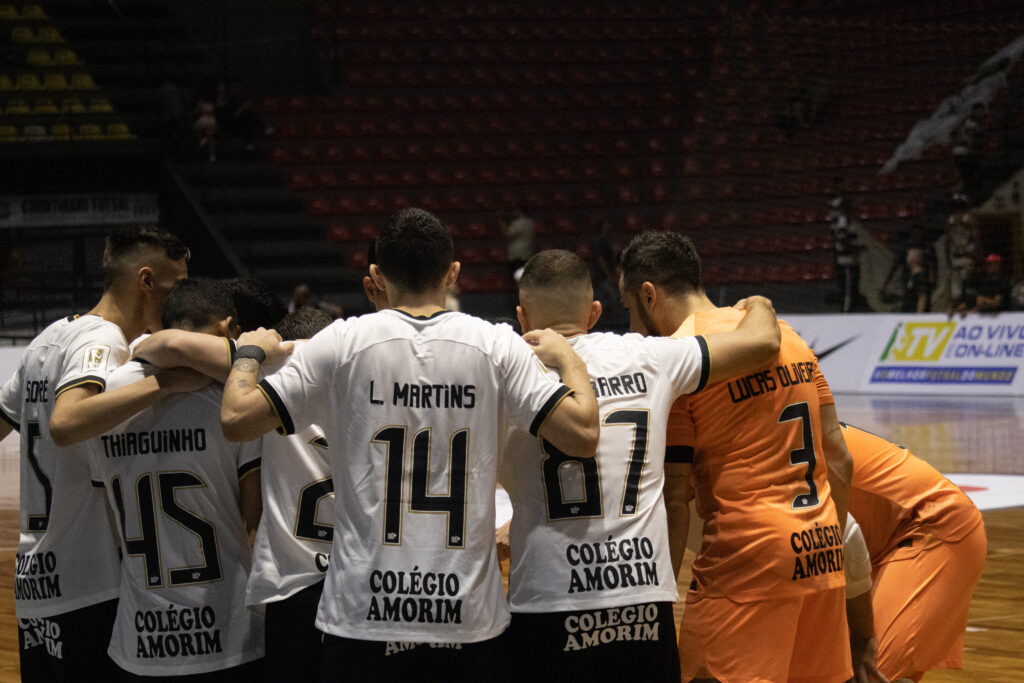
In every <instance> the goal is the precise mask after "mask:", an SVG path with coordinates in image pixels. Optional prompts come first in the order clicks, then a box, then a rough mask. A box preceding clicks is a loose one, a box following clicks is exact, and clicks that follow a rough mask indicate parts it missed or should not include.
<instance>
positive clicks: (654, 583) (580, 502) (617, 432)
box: [501, 250, 779, 683]
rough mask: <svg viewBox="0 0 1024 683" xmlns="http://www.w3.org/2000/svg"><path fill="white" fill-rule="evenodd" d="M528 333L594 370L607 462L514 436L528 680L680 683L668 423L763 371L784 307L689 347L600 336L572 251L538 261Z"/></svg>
mask: <svg viewBox="0 0 1024 683" xmlns="http://www.w3.org/2000/svg"><path fill="white" fill-rule="evenodd" d="M519 302H520V306H519V307H518V308H517V314H518V318H519V322H520V324H521V325H522V327H523V330H524V331H527V332H528V331H530V330H533V329H543V328H545V327H547V328H551V329H553V330H554V331H556V332H559V333H560V334H562V335H563V336H565V337H566V338H568V340H569V343H570V345H572V347H573V349H574V350H575V351H576V352H577V353H578V354H579V355H580V357H581V358H582V359H583V360H584V362H586V364H587V369H588V371H589V373H590V382H591V385H592V386H593V387H594V391H595V393H596V395H597V401H598V406H599V409H600V413H601V438H600V441H599V442H598V448H597V456H596V457H595V458H593V459H582V458H576V457H572V456H570V455H567V454H565V453H563V452H562V451H561V450H559V449H558V448H557V447H555V446H554V445H553V444H550V443H548V442H547V441H545V440H543V439H541V440H540V441H538V440H537V439H536V438H535V437H533V436H531V435H530V434H528V433H526V432H525V431H521V430H513V432H512V436H511V438H510V445H509V449H508V451H509V452H508V455H507V456H506V457H505V460H504V463H503V467H502V476H501V481H502V483H503V484H504V485H505V488H506V489H507V490H508V492H509V496H510V497H511V499H512V504H513V508H514V512H513V516H512V523H511V529H510V548H511V553H512V557H511V563H510V568H509V569H510V572H509V600H510V602H511V609H512V626H511V629H510V634H511V635H512V640H513V652H514V654H515V657H514V660H513V662H514V669H513V671H514V677H515V679H516V680H522V681H538V682H539V681H561V680H564V677H565V672H567V671H572V672H573V674H574V676H575V677H577V678H580V679H592V680H630V679H634V680H642V681H650V682H654V681H665V682H666V683H668V682H671V683H678V681H679V657H678V654H677V651H676V637H675V622H674V617H673V614H672V604H673V603H674V602H675V601H676V599H677V594H676V580H675V575H674V573H673V572H672V570H671V567H672V562H671V558H670V555H669V545H668V530H667V528H666V523H665V510H664V506H663V503H662V483H663V462H664V452H665V428H666V423H667V422H668V415H669V410H670V408H671V406H672V402H673V401H674V400H675V398H676V397H677V396H679V395H680V394H684V393H694V392H698V391H700V390H702V389H703V388H704V386H705V385H706V384H707V383H708V382H716V381H719V380H722V379H726V378H728V377H731V376H733V375H736V374H740V373H746V372H752V371H753V370H755V369H756V368H758V367H760V366H762V365H764V364H765V363H767V362H768V361H769V360H770V359H771V358H773V357H774V356H775V354H776V353H778V344H779V330H778V325H777V324H776V322H775V317H774V315H773V314H772V310H771V307H770V305H769V304H768V303H767V301H766V300H764V299H757V300H751V301H750V302H749V304H748V309H749V310H748V312H747V314H746V316H745V317H744V320H743V322H742V323H741V324H740V326H739V328H738V329H736V330H734V331H731V332H726V333H724V334H715V335H710V336H708V337H707V338H706V339H705V338H704V337H701V336H696V337H690V338H688V339H655V338H645V337H641V336H640V335H635V334H633V335H626V336H622V335H617V334H611V333H592V334H587V331H588V330H589V329H590V328H591V327H592V326H593V325H594V323H596V322H597V319H598V317H599V316H600V313H601V304H600V303H598V302H596V301H594V292H593V289H592V286H591V282H590V272H589V270H588V268H587V265H586V264H585V263H584V262H583V261H582V260H581V259H580V258H579V257H578V256H576V255H574V254H572V253H571V252H568V251H561V250H552V251H544V252H541V253H539V254H537V255H536V256H534V257H533V258H531V259H530V260H529V262H527V264H526V266H525V267H524V269H523V273H522V278H521V279H520V283H519Z"/></svg>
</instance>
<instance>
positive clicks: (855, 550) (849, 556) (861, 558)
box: [843, 513, 871, 600]
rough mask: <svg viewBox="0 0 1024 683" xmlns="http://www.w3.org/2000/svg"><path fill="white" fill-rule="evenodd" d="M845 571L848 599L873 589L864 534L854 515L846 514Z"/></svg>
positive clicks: (844, 536)
mask: <svg viewBox="0 0 1024 683" xmlns="http://www.w3.org/2000/svg"><path fill="white" fill-rule="evenodd" d="M843 558H844V560H845V564H844V566H843V571H844V572H845V574H846V599H847V600H849V599H850V598H855V597H857V596H858V595H862V594H864V593H867V592H868V591H869V590H871V557H870V556H869V555H868V546H867V544H866V543H865V542H864V534H863V533H862V532H861V530H860V525H859V524H857V520H855V519H854V518H853V515H851V514H849V513H847V515H846V533H845V534H844V535H843Z"/></svg>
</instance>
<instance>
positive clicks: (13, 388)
mask: <svg viewBox="0 0 1024 683" xmlns="http://www.w3.org/2000/svg"><path fill="white" fill-rule="evenodd" d="M24 374H25V366H24V365H23V364H18V371H17V372H15V373H14V376H13V377H11V378H10V379H9V380H7V383H6V384H4V385H3V387H2V388H0V420H3V421H4V422H6V423H7V424H9V425H11V426H12V427H14V430H15V431H18V432H20V431H21V405H22V403H21V399H22V395H21V388H22V386H24V384H25V382H24Z"/></svg>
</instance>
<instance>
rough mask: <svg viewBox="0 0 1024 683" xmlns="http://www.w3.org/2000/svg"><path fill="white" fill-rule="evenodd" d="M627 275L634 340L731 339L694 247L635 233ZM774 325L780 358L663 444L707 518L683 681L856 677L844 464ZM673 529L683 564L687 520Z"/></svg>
mask: <svg viewBox="0 0 1024 683" xmlns="http://www.w3.org/2000/svg"><path fill="white" fill-rule="evenodd" d="M621 266H622V282H621V285H622V301H623V304H624V305H625V306H626V308H628V309H629V314H630V327H631V328H632V329H633V330H636V331H641V332H645V333H647V334H655V335H670V334H672V333H674V332H676V331H677V330H678V334H680V335H694V334H709V333H714V332H724V331H728V330H733V329H736V325H737V323H738V322H739V320H740V316H741V313H740V312H739V311H736V310H734V309H727V308H716V307H715V306H714V304H712V303H711V301H710V300H709V299H708V298H707V296H706V294H705V293H704V289H703V286H702V282H701V274H700V260H699V258H698V256H697V252H696V249H695V248H694V247H693V244H692V243H691V242H690V241H689V240H688V239H686V238H684V237H682V236H681V235H679V234H678V233H672V232H664V233H642V234H640V235H638V236H636V237H635V238H634V239H633V240H632V241H631V242H630V243H629V245H627V247H626V249H625V250H624V251H623V253H622V262H621ZM780 328H781V329H782V347H781V350H780V351H779V354H778V357H777V358H776V359H773V360H772V362H770V363H765V364H764V365H762V366H761V368H759V369H758V370H757V371H755V372H751V373H748V374H746V375H744V376H741V377H737V378H735V379H732V380H729V381H727V382H718V383H716V384H713V385H711V386H708V387H707V389H705V390H704V391H702V392H701V393H699V394H696V395H693V396H685V397H681V398H680V399H679V400H678V401H677V402H676V404H675V406H674V407H673V414H672V417H671V418H670V420H669V434H668V448H669V449H671V451H672V452H674V453H676V454H678V455H679V457H680V460H681V461H682V462H683V463H686V462H689V461H692V463H693V479H694V482H695V486H696V496H697V509H698V512H699V513H700V515H701V517H703V518H704V520H705V523H704V541H703V544H702V546H701V549H700V552H699V553H698V554H697V559H696V560H695V562H694V565H693V579H694V581H693V584H692V585H691V587H690V591H689V592H688V594H687V596H686V610H685V612H684V613H683V621H682V624H681V627H680V633H679V657H680V662H681V666H682V674H683V676H682V677H683V680H684V681H688V680H692V679H695V678H696V679H707V678H712V677H713V678H715V679H718V680H720V681H724V682H725V683H734V682H735V683H740V682H742V683H747V682H749V681H754V680H764V681H785V680H800V679H805V678H806V679H813V680H815V681H821V682H822V683H824V682H827V681H837V682H838V681H845V680H846V679H848V678H849V677H850V675H851V666H850V652H849V645H848V642H847V628H846V623H845V610H844V597H845V596H844V590H843V585H844V579H843V553H842V542H843V533H842V529H841V528H840V527H841V525H840V523H839V520H840V519H841V520H843V523H845V520H846V500H847V495H848V493H847V492H848V486H849V483H848V482H849V466H850V463H849V454H848V453H847V452H846V448H845V446H844V445H843V440H842V436H841V434H840V433H839V425H838V421H837V420H836V418H835V408H834V406H833V403H832V397H831V393H830V392H829V390H828V385H827V384H826V383H825V381H824V379H823V378H822V377H821V373H820V372H819V371H818V365H817V361H816V359H815V357H814V354H813V353H812V352H811V350H810V349H809V348H807V345H806V344H804V343H803V341H802V340H801V339H800V338H799V337H798V336H797V335H796V333H795V332H793V330H792V328H790V327H789V326H788V325H785V324H784V323H781V322H780ZM826 460H827V466H826ZM679 467H681V468H682V472H681V473H680V472H677V473H676V476H675V479H674V485H673V486H672V487H667V488H666V498H668V497H669V495H670V493H671V495H672V496H673V497H676V498H677V499H682V500H683V501H685V500H686V499H687V498H688V497H689V491H688V485H689V476H688V474H689V473H688V472H687V471H686V467H685V464H684V465H680V466H679ZM830 484H831V485H830ZM679 489H682V490H681V491H680V490H679ZM833 496H835V497H836V501H835V503H834V502H833ZM680 507H682V506H680ZM837 512H838V515H837ZM670 523H671V524H673V526H674V527H675V529H674V534H675V538H674V539H673V542H674V543H677V544H678V543H679V541H680V540H681V541H682V545H679V546H678V548H679V550H677V551H676V553H675V555H676V557H677V558H681V556H682V547H683V546H685V534H686V528H687V526H688V519H687V520H685V524H684V523H682V522H681V521H679V520H672V521H671V522H670ZM680 537H681V538H680ZM808 643H813V646H809V645H808Z"/></svg>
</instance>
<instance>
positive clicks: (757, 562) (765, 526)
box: [668, 308, 844, 602]
mask: <svg viewBox="0 0 1024 683" xmlns="http://www.w3.org/2000/svg"><path fill="white" fill-rule="evenodd" d="M742 318H743V312H742V311H738V310H736V309H733V308H720V309H716V310H709V311H699V312H697V313H696V314H694V315H692V316H690V317H689V318H687V319H686V321H685V322H683V325H682V326H681V327H680V328H679V331H677V332H676V335H675V336H681V335H697V334H702V335H707V334H711V333H714V332H728V331H730V330H733V329H735V328H736V326H737V325H738V324H739V322H740V320H741V319H742ZM779 325H780V327H781V329H782V346H781V348H780V350H779V356H778V358H777V359H776V361H775V362H772V363H770V364H768V365H766V366H765V367H764V368H762V369H761V370H759V371H758V372H755V373H753V374H750V375H747V376H744V377H737V378H733V379H731V380H728V381H724V382H718V383H716V384H713V385H709V386H708V387H707V388H706V389H705V390H704V391H703V392H701V393H700V394H695V395H693V396H683V397H680V398H679V399H678V400H677V401H676V403H675V405H674V406H673V408H672V417H671V418H670V420H669V427H668V446H669V447H670V448H672V447H675V448H676V449H683V450H684V451H689V449H692V454H693V480H694V488H695V492H696V498H697V501H696V504H697V512H698V513H699V514H700V515H701V517H703V518H704V520H705V521H704V540H703V544H702V546H701V549H700V552H699V553H698V555H697V559H696V561H694V563H693V576H694V580H695V582H696V591H697V593H698V594H704V595H708V596H722V595H724V596H727V597H729V598H731V599H732V600H736V601H738V602H750V601H754V600H763V599H766V598H772V599H777V598H780V597H786V596H797V595H807V594H809V593H813V592H817V591H821V590H826V589H829V588H836V587H839V586H842V585H844V579H843V549H842V545H843V541H842V534H841V533H840V531H839V525H838V523H837V520H836V512H835V506H834V505H833V503H832V498H831V495H830V493H829V485H828V479H827V470H826V466H825V459H824V456H823V452H822V446H821V443H822V439H821V418H820V415H819V406H820V405H823V404H829V403H832V402H833V399H832V394H831V392H830V391H829V388H828V384H827V383H826V382H825V379H824V377H822V375H821V372H820V371H819V369H818V361H817V358H815V356H814V353H813V352H812V351H811V350H810V349H809V348H808V347H807V345H806V344H805V343H804V342H803V340H802V339H800V337H799V336H798V335H797V334H796V332H794V331H793V329H792V328H791V327H790V326H789V325H787V324H785V323H783V322H781V321H780V323H779ZM711 362H712V363H714V357H712V359H711Z"/></svg>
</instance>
